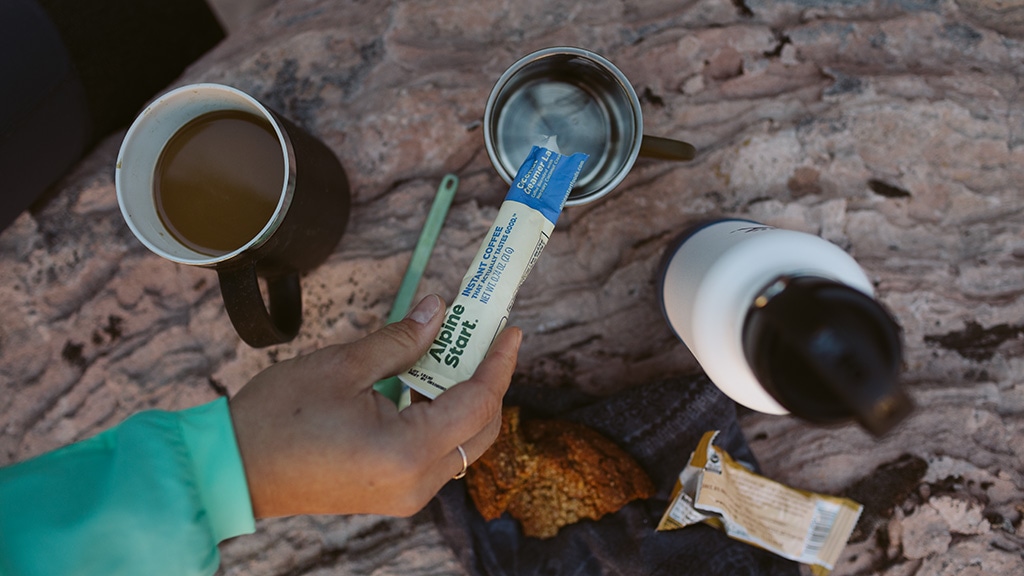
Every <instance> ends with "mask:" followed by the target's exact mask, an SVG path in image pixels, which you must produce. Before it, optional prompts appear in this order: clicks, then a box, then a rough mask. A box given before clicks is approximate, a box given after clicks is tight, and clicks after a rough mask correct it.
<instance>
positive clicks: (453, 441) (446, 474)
mask: <svg viewBox="0 0 1024 576" xmlns="http://www.w3.org/2000/svg"><path fill="white" fill-rule="evenodd" d="M521 341H522V332H521V331H520V330H519V329H518V328H514V327H513V328H508V329H506V330H504V331H502V333H501V334H499V335H498V338H497V339H495V341H494V344H493V345H492V346H491V349H490V350H489V351H488V353H487V356H486V357H485V358H484V360H483V361H482V362H481V363H480V366H479V367H478V368H477V370H476V372H475V373H474V374H473V376H472V377H471V378H470V379H469V380H466V381H465V382H462V383H460V384H459V385H457V386H453V387H452V388H450V389H448V390H447V391H446V392H444V393H443V394H441V395H440V396H438V397H437V398H436V399H434V400H433V401H432V402H423V403H416V404H414V405H412V406H410V407H409V408H407V409H406V410H405V411H404V412H402V415H403V417H404V418H405V419H407V421H408V422H409V423H410V424H411V427H410V432H411V433H412V434H414V435H416V437H418V438H426V439H428V441H427V442H425V444H427V445H428V448H427V449H428V450H430V452H431V454H432V460H433V461H434V462H435V464H434V465H433V466H432V467H431V469H430V470H429V474H430V476H431V481H432V483H435V484H436V485H437V486H441V485H443V484H444V483H445V482H447V481H448V480H449V479H450V478H451V477H452V476H454V475H455V474H457V473H458V472H459V471H460V469H461V468H462V457H461V455H460V454H459V453H458V449H457V448H456V446H458V445H461V446H462V447H463V449H464V450H465V451H466V457H467V459H468V461H469V462H470V463H472V462H474V461H475V460H476V459H477V458H479V457H480V456H481V455H483V453H484V451H486V450H487V448H488V447H489V446H490V445H491V444H492V443H493V442H494V439H495V438H496V437H497V435H498V431H499V430H500V428H501V402H502V398H503V397H504V395H505V391H506V390H508V386H509V383H510V382H511V380H512V374H513V373H514V372H515V367H516V359H517V356H518V353H519V345H520V343H521ZM421 444H424V442H422V441H421Z"/></svg>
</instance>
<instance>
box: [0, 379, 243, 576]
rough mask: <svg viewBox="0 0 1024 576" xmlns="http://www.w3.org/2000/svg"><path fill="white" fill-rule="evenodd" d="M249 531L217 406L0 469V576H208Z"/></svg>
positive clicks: (159, 416) (226, 423)
mask: <svg viewBox="0 0 1024 576" xmlns="http://www.w3.org/2000/svg"><path fill="white" fill-rule="evenodd" d="M253 530H254V520H253V514H252V506H251V504H250V499H249V491H248V487H247V484H246V479H245V474H244V469H243V467H242V462H241V459H240V458H239V454H238V448H237V444H236V442H235V435H234V430H233V427H232V424H231V418H230V413H229V410H228V403H227V401H226V399H220V400H217V401H214V402H212V403H209V404H204V405H202V406H197V407H195V408H191V409H188V410H184V411H181V412H163V411H155V410H154V411H147V412H140V413H138V414H136V415H134V416H132V417H131V418H128V419H127V420H125V421H124V422H123V423H121V424H119V425H118V426H116V427H114V428H111V429H109V430H107V431H105V432H103V433H101V434H99V435H97V436H94V437H92V438H90V439H88V440H84V441H82V442H79V443H76V444H72V445H70V446H66V447H64V448H61V449H59V450H55V451H53V452H49V453H46V454H43V455H41V456H39V457H36V458H33V459H31V460H27V461H25V462H21V463H19V464H15V465H13V466H8V467H6V468H0V575H2V576H27V575H36V574H38V575H40V576H42V575H53V574H97V575H98V574H103V575H108V576H109V575H129V574H131V575H136V574H147V575H154V576H163V575H167V576H172V575H173V576H186V575H189V576H190V575H210V574H213V573H214V572H216V570H217V566H218V564H219V554H218V550H217V544H218V543H219V542H220V541H222V540H225V539H227V538H231V537H233V536H237V535H240V534H247V533H250V532H252V531H253Z"/></svg>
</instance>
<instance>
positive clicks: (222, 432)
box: [178, 398, 256, 542]
mask: <svg viewBox="0 0 1024 576" xmlns="http://www.w3.org/2000/svg"><path fill="white" fill-rule="evenodd" d="M178 414H179V422H180V425H181V431H182V438H183V439H184V441H185V446H186V447H187V448H188V450H189V453H190V455H191V458H192V466H193V468H194V469H193V477H194V478H195V482H196V487H197V490H198V491H199V497H200V500H201V502H202V506H203V509H204V510H206V514H207V515H208V517H209V523H210V529H211V530H212V531H213V535H214V537H215V538H216V539H217V541H218V542H221V541H223V540H226V539H228V538H233V537H235V536H239V535H242V534H251V533H253V532H255V531H256V520H255V518H254V517H253V512H252V501H251V500H250V497H249V484H248V482H247V481H246V478H245V468H244V466H243V465H242V456H241V454H240V453H239V451H238V443H237V441H236V440H235V429H234V427H233V425H232V423H231V413H230V411H229V409H228V400H227V398H220V399H218V400H215V401H213V402H210V403H208V404H203V405H201V406H196V407H194V408H189V409H187V410H183V411H181V412H179V413H178Z"/></svg>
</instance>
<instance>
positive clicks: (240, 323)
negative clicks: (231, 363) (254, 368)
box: [217, 263, 302, 348]
mask: <svg viewBox="0 0 1024 576" xmlns="http://www.w3.org/2000/svg"><path fill="white" fill-rule="evenodd" d="M217 275H218V277H219V279H220V293H221V296H222V297H223V298H224V307H225V308H226V309H227V311H228V318H230V319H231V324H232V325H233V326H234V327H235V330H236V331H237V332H238V335H239V336H241V337H242V340H244V341H245V343H246V344H248V345H250V346H252V347H253V348H263V347H266V346H270V345H273V344H283V343H284V342H288V341H290V340H292V339H293V338H295V335H296V334H298V333H299V326H301V325H302V289H301V287H300V286H299V274H298V272H288V273H285V274H281V275H278V276H273V277H268V278H267V296H268V300H269V301H270V302H269V304H270V310H269V311H268V310H267V304H266V303H264V301H263V295H262V294H261V293H260V284H259V279H258V278H257V277H256V266H255V264H253V263H249V264H247V265H245V266H235V267H231V268H226V269H219V270H217Z"/></svg>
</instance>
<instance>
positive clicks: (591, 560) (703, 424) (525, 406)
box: [430, 376, 799, 576]
mask: <svg viewBox="0 0 1024 576" xmlns="http://www.w3.org/2000/svg"><path fill="white" fill-rule="evenodd" d="M506 404H508V405H517V406H521V407H522V408H521V410H522V414H523V418H524V419H525V418H528V417H543V418H554V417H557V418H562V419H566V420H570V421H574V422H579V423H581V424H585V425H587V426H590V427H591V428H594V429H595V430H597V431H599V432H601V433H602V434H604V435H605V436H607V437H608V438H610V439H612V440H613V441H615V442H616V443H618V445H619V446H620V447H622V448H623V449H624V450H625V451H626V452H628V453H629V454H630V455H632V456H633V457H634V458H635V459H636V461H637V462H638V463H639V464H640V465H641V466H642V467H643V468H644V469H645V470H646V471H647V472H648V474H649V475H650V476H651V480H653V481H654V484H655V486H656V487H657V494H656V496H655V497H653V498H650V499H647V500H642V501H635V502H632V503H630V504H627V505H626V506H625V507H624V508H623V509H621V510H619V511H618V512H616V513H614V514H610V515H608V516H605V517H604V518H602V519H600V520H598V521H590V520H584V521H582V522H579V523H576V524H573V525H570V526H566V527H564V528H562V529H561V530H560V531H559V532H558V534H557V535H556V536H555V537H553V538H549V539H543V540H541V539H537V538H528V537H525V536H523V534H522V531H521V530H520V529H519V526H518V523H517V522H516V521H515V520H514V519H513V518H511V517H510V516H509V515H508V514H505V515H503V516H502V517H501V518H498V519H497V520H493V521H491V522H485V521H484V519H483V517H482V516H480V514H479V513H478V512H477V511H476V508H475V507H474V505H473V502H472V500H471V499H470V498H469V494H468V492H467V491H466V485H465V482H464V481H453V482H449V483H448V484H447V485H446V486H445V487H444V489H442V490H441V492H440V494H438V497H437V498H435V499H434V501H433V502H432V503H431V505H430V511H431V513H432V515H433V518H434V521H435V523H436V524H437V526H438V528H439V529H440V531H441V533H442V534H443V536H444V538H445V540H446V541H447V542H448V544H449V545H450V546H451V548H452V550H453V551H454V552H455V554H456V556H458V558H459V560H460V561H461V563H462V564H463V566H465V568H466V569H467V570H468V572H469V573H470V574H472V575H473V576H499V575H500V576H513V575H523V576H527V575H529V576H537V575H550V576H555V575H559V576H561V575H574V576H596V575H609V576H610V575H623V576H633V575H635V576H641V575H644V576H647V575H655V576H657V575H665V576H668V575H673V576H680V575H690V574H692V575H695V576H696V575H700V576H716V575H722V576H743V575H751V576H753V575H762V574H763V575H796V574H799V569H798V566H797V565H796V563H794V562H791V561H789V560H785V559H782V558H780V557H778V556H775V555H774V554H771V553H769V552H766V551H764V550H761V549H759V548H756V547H754V546H750V545H747V544H744V543H742V542H739V541H736V540H733V539H731V538H729V537H728V536H726V535H725V534H724V533H723V532H721V531H719V530H716V529H714V528H711V527H708V526H706V525H703V524H701V525H696V526H690V527H687V528H684V529H681V530H673V531H668V532H657V531H656V530H655V527H656V526H657V524H658V522H659V520H660V519H661V516H662V514H663V513H664V512H665V509H666V508H667V506H668V501H669V496H670V495H671V491H672V488H673V486H674V485H675V481H676V478H677V477H678V475H679V472H681V471H682V469H683V468H684V467H685V466H686V463H687V461H688V460H689V457H690V454H691V453H692V452H693V450H694V448H696V446H697V443H698V442H699V441H700V438H701V436H702V435H703V434H704V432H706V431H708V430H721V434H720V435H719V438H718V440H717V441H716V444H718V445H720V446H722V447H723V448H725V450H726V451H727V452H729V454H730V455H732V456H733V458H735V459H737V460H739V461H741V462H745V463H748V464H750V465H752V466H754V467H755V469H756V462H755V460H754V457H753V454H752V453H751V451H750V448H749V446H748V445H747V442H746V439H745V438H744V437H743V433H742V431H741V430H740V428H739V425H738V423H737V420H736V408H735V405H734V404H733V402H732V401H731V400H729V399H728V398H727V397H726V396H724V395H723V394H722V393H721V392H720V391H719V390H718V389H717V388H716V387H715V386H714V385H713V384H711V382H709V381H708V380H707V379H706V378H705V377H703V376H694V377H693V378H690V379H676V380H667V381H662V382H655V383H651V384H648V385H645V386H641V387H637V388H633V389H630V390H627V391H625V392H622V393H620V394H617V395H614V396H610V397H605V398H597V397H591V396H587V395H584V394H580V393H578V392H573V391H569V390H564V389H553V388H533V387H525V386H513V387H512V389H511V390H510V391H509V394H508V396H507V397H506Z"/></svg>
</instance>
